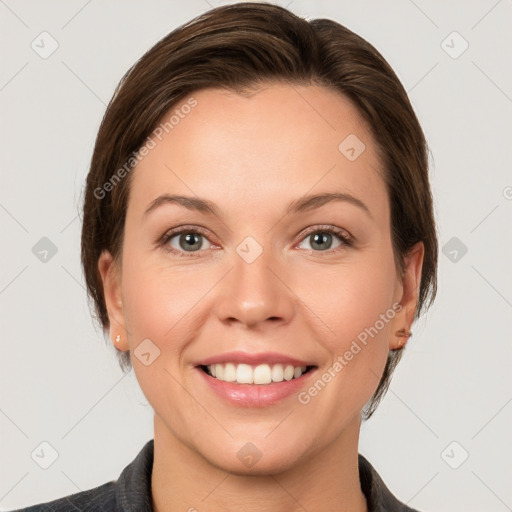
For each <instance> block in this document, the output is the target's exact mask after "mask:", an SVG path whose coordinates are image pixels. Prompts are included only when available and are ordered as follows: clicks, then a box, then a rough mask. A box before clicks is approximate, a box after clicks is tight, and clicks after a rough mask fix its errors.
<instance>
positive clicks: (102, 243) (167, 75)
mask: <svg viewBox="0 0 512 512" xmlns="http://www.w3.org/2000/svg"><path fill="white" fill-rule="evenodd" d="M269 81H273V82H275V81H279V82H285V83H289V84H300V85H312V84H315V85H322V86H325V87H328V88H329V89H331V90H334V91H337V92H339V93H340V94H342V95H344V96H345V97H347V98H349V99H350V100H352V102H353V103H354V104H355V105H356V107H357V108H358V110H359V112H360V114H361V116H362V117H363V118H364V120H365V121H366V123H367V125H368V126H369V128H370V130H371V133H372V134H373V137H374V139H375V141H376V144H377V149H378V151H379V154H380V158H381V163H382V166H383V169H384V179H385V181H386V185H387V191H388V197H389V201H390V208H391V230H392V243H393V251H394V255H395V261H396V265H397V269H398V271H399V272H400V273H401V275H402V276H403V272H404V257H405V256H406V254H407V251H408V250H409V249H410V248H411V247H412V246H413V245H414V244H415V243H416V242H418V241H422V242H423V244H424V246H425V254H424V261H423V268H422V276H421V283H420V291H419V297H418V304H417V308H416V311H415V318H417V317H418V316H419V315H420V313H421V312H422V310H423V308H425V307H426V308H428V307H429V306H430V305H431V304H432V302H433V300H434V298H435V295H436V291H437V252H438V242H437V235H436V227H435V220H434V212H433V204H432V195H431V191H430V185H429V179H428V148H427V143H426V140H425V137H424V134H423V131H422V129H421V127H420V124H419V122H418V119H417V118H416V115H415V113H414V111H413V108H412V106H411V104H410V102H409V99H408V97H407V93H406V91H405V90H404V88H403V86H402V84H401V83H400V81H399V79H398V78H397V76H396V74H395V73H394V72H393V70H392V69H391V67H390V66H389V64H388V63H387V62H386V60H385V59H384V58H383V57H382V56H381V55H380V53H379V52H378V51H377V50H376V49H375V48H374V47H373V46H372V45H371V44H370V43H368V42H367V41H366V40H364V39H362V38H361V37H360V36H358V35H357V34H355V33H354V32H352V31H350V30H349V29H347V28H345V27H344V26H342V25H340V24H338V23H336V22H334V21H332V20H328V19H314V20H310V21H308V20H305V19H303V18H300V17H298V16H296V15H294V14H293V13H291V12H290V11H288V10H286V9H284V8H282V7H279V6H277V5H271V4H264V3H252V2H248V3H238V4H234V5H228V6H222V7H218V8H215V9H212V10H210V11H208V12H206V13H204V14H202V15H200V16H198V17H197V18H195V19H193V20H192V21H190V22H188V23H186V24H184V25H182V26H180V27H178V28H177V29H176V30H174V31H173V32H171V33H170V34H168V35H167V36H166V37H164V38H163V39H161V40H160V41H159V42H158V43H157V44H156V45H155V46H154V47H152V48H151V49H150V50H149V51H147V52H146V53H145V54H144V55H143V56H142V57H141V58H140V59H139V60H138V61H137V62H136V63H135V64H134V66H132V68H131V69H129V70H128V72H127V73H126V74H125V75H124V76H123V78H122V79H121V81H120V83H119V85H118V86H117V88H116V91H115V93H114V96H113V98H112V99H111V101H110V103H109V105H108V107H107V110H106V112H105V115H104V117H103V120H102V123H101V126H100V129H99V132H98V135H97V138H96V144H95V147H94V152H93V155H92V161H91V168H90V171H89V174H88V176H87V182H86V188H85V198H84V206H83V228H82V265H83V269H84V274H85V280H86V283H87V288H88V291H89V294H90V297H91V298H92V301H93V302H94V306H95V310H96V313H97V317H98V319H99V321H100V322H101V325H102V326H103V329H104V330H105V331H106V330H107V329H108V328H109V318H108V313H107V309H106V305H105V298H104V294H103V285H102V280H101V277H100V274H99V271H98V266H97V265H98V259H99V257H100V254H101V252H102V251H103V250H108V251H109V252H110V253H111V254H112V256H113V257H114V259H116V258H119V256H120V254H121V252H120V249H121V246H122V241H123V230H124V222H125V215H126V208H127V203H128V195H129V187H130V181H131V180H130V177H131V173H130V172H128V171H129V167H127V162H130V164H131V167H133V165H135V163H136V159H135V158H134V155H136V154H137V151H138V150H139V149H140V148H141V146H142V145H143V144H144V143H145V140H146V139H147V138H148V137H149V136H150V134H151V133H152V131H153V130H154V129H155V127H156V126H157V125H158V123H159V122H160V120H161V119H162V116H163V115H164V114H166V113H167V112H168V111H169V109H170V108H171V107H172V106H173V105H175V104H177V103H178V102H179V101H181V100H182V99H184V98H185V97H187V96H188V95H190V94H191V93H192V92H193V91H198V90H199V89H204V88H208V87H223V88H227V89H229V90H232V91H235V92H239V93H240V92H243V91H244V90H250V89H251V88H255V87H257V86H258V85H261V84H265V83H267V82H269ZM123 169H124V172H120V171H121V170H123ZM108 184H110V185H109V186H107V185H108ZM107 192H108V193H107ZM401 355H402V351H401V350H395V351H391V352H390V353H389V356H388V361H387V364H386V367H385V370H384V373H383V375H382V378H381V381H380V383H379V386H378V388H377V390H376V392H375V394H374V395H373V397H372V399H371V400H370V401H369V402H368V404H367V407H366V408H365V409H366V410H365V418H366V419H367V418H369V417H370V416H371V415H372V414H373V412H374V410H375V409H376V407H377V405H378V404H379V402H380V400H381V399H382V397H383V396H384V394H385V393H386V391H387V389H388V386H389V384H390V380H391V375H392V373H393V370H394V368H395V367H396V365H397V364H398V362H399V360H400V358H401ZM119 357H120V364H121V367H122V368H123V369H124V370H126V369H127V368H129V367H130V356H129V353H127V352H126V353H119Z"/></svg>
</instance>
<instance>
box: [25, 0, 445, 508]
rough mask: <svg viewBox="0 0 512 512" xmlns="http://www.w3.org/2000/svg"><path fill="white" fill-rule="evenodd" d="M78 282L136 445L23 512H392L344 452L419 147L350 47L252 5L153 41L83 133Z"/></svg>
mask: <svg viewBox="0 0 512 512" xmlns="http://www.w3.org/2000/svg"><path fill="white" fill-rule="evenodd" d="M82 263H83V267H84V272H85V277H86V282H87V286H88V290H89V292H90V294H91V297H92V298H93V300H94V303H95V306H96V310H97V314H98V317H99V319H100V321H101V324H102V326H103V328H104V329H105V332H109V335H110V338H111V340H112V343H113V344H114V346H115V347H116V349H117V350H118V354H119V356H120V362H121V365H122V366H123V368H125V369H128V368H129V367H130V366H133V369H134V371H135V374H136V376H137V379H138V382H139V384H140V386H141V389H142V391H143V392H144V394H145V396H146V398H147V400H148V401H149V403H150V404H151V406H152V408H153V410H154V413H155V415H154V440H152V441H150V442H148V443H147V444H146V446H145V447H144V448H143V449H142V450H141V452H140V453H139V455H138V456H137V458H136V459H135V460H134V461H133V462H132V463H131V464H130V465H129V466H128V467H127V468H125V470H124V471H123V473H122V475H121V476H120V478H119V480H118V481H117V482H110V483H106V484H104V485H103V486H100V487H98V488H95V489H92V490H89V491H85V492H81V493H78V494H75V495H72V496H68V497H66V498H61V499H58V500H56V501H54V502H51V503H47V504H43V505H37V506H34V507H30V508H28V509H25V510H59V511H64V510H66V511H67V510H76V509H79V510H104V511H107V510H137V511H144V510H148V511H149V510H155V511H159V512H167V511H177V510H188V511H195V510H197V511H200V512H203V511H219V510H237V511H238V510H243V511H263V510H272V511H295V510H308V511H317V510H328V511H331V510H346V511H356V512H362V511H398V510H412V509H410V508H408V507H407V506H406V505H404V504H403V503H401V502H400V501H399V500H398V499H397V498H395V497H394V496H393V494H392V493H391V491H390V490H389V489H388V488H387V487H386V485H385V484H384V482H383V481H382V480H381V478H380V477H379V475H378V474H377V472H376V471H375V469H374V468H373V467H372V466H371V464H370V463H369V462H368V461H367V460H366V459H365V458H364V457H363V456H361V455H359V454H358V440H359V430H360V426H361V420H362V419H363V418H364V419H368V418H369V417H370V416H371V415H372V414H373V412H374V410H375V408H376V407H377V405H378V403H379V401H380V400H381V399H382V397H383V395H384V394H385V392H386V390H387V388H388V386H389V382H390V379H391V376H392V373H393V370H394V368H395V367H396V365H397V363H398V361H399V360H400V357H401V355H402V351H403V350H404V347H405V346H406V344H407V342H408V339H409V336H410V334H411V332H410V331H411V326H412V323H413V322H414V320H415V319H416V318H418V316H419V315H420V314H421V313H422V311H423V310H424V309H425V308H426V307H428V306H429V305H430V304H431V303H432V301H433V299H434V297H435V293H436V268H437V237H436V229H435V220H434V215H433V206H432V197H431V192H430V185H429V180H428V164H427V145H426V141H425V138H424V135H423V132H422V130H421V127H420V125H419V123H418V120H417V118H416V116H415V114H414V111H413V109H412V107H411V105H410V102H409V100H408V98H407V95H406V93H405V91H404V89H403V87H402V85H401V84H400V82H399V80H398V78H397V77H396V75H395V73H394V72H393V71H392V69H391V68H390V67H389V65H388V64H387V62H386V61H385V60H384V59H383V57H382V56H381V55H380V54H379V53H378V52H377V51H376V50H375V48H373V47H372V46H371V45H370V44H369V43H368V42H366V41H365V40H363V39H362V38H360V37H359V36H357V35H356V34H354V33H353V32H351V31H349V30H348V29H346V28H344V27H343V26H341V25H339V24H337V23H335V22H333V21H331V20H325V19H318V20H312V21H306V20H304V19H301V18H299V17H297V16H295V15H294V14H292V13H291V12H289V11H287V10H286V9H283V8H281V7H278V6H274V5H267V4H256V3H241V4H235V5H231V6H226V7H220V8H217V9H213V10H211V11H209V12H207V13H205V14H203V15H201V16H199V17H198V18H196V19H194V20H193V21H191V22H190V23H188V24H186V25H184V26H182V27H179V28H178V29H176V30H175V31H173V32H172V33H171V34H169V35H168V36H167V37H165V38H164V39H162V40H161V41H160V42H158V43H157V44H156V45H155V46H154V47H153V48H152V49H151V50H149V51H148V52H147V53H146V54H145V55H144V56H143V57H142V58H141V59H140V60H139V61H138V62H137V63H136V64H135V65H134V66H133V68H132V69H130V70H129V72H128V73H127V74H126V75H125V76H124V77H123V79H122V81H121V83H120V85H119V87H118V89H117V90H116V93H115V95H114V97H113V99H112V101H111V102H110V104H109V106H108V108H107V112H106V114H105V117H104V119H103V122H102V124H101V127H100V130H99V133H98V137H97V140H96V145H95V149H94V154H93V158H92V162H91V168H90V172H89V174H88V177H87V183H86V191H85V201H84V211H83V230H82Z"/></svg>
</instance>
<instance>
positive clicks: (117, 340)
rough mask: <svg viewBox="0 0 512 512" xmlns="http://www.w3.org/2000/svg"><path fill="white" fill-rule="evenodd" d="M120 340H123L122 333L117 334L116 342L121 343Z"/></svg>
mask: <svg viewBox="0 0 512 512" xmlns="http://www.w3.org/2000/svg"><path fill="white" fill-rule="evenodd" d="M120 341H121V335H120V334H118V335H117V336H116V343H119V342H120Z"/></svg>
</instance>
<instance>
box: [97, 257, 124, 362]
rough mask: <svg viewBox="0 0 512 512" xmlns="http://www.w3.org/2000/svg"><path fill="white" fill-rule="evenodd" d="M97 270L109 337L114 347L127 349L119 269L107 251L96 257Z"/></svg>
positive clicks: (121, 349) (122, 349)
mask: <svg viewBox="0 0 512 512" xmlns="http://www.w3.org/2000/svg"><path fill="white" fill-rule="evenodd" d="M98 270H99V273H100V276H101V280H102V281H103V294H104V296H105V304H106V306H107V312H108V319H109V322H110V339H111V341H112V343H113V344H114V346H115V347H116V349H118V350H120V351H122V352H126V351H127V350H129V345H128V339H127V330H126V325H125V319H124V312H123V301H122V294H121V269H120V268H119V265H118V264H117V262H116V261H114V259H113V258H112V255H111V254H110V252H108V251H103V252H102V253H101V255H100V257H99V259H98Z"/></svg>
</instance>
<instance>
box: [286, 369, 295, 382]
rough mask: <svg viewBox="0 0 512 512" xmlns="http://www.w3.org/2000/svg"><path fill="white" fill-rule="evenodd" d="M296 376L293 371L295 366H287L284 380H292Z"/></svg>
mask: <svg viewBox="0 0 512 512" xmlns="http://www.w3.org/2000/svg"><path fill="white" fill-rule="evenodd" d="M294 375H295V371H294V369H293V366H287V367H286V368H285V369H284V380H292V379H293V376H294Z"/></svg>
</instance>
